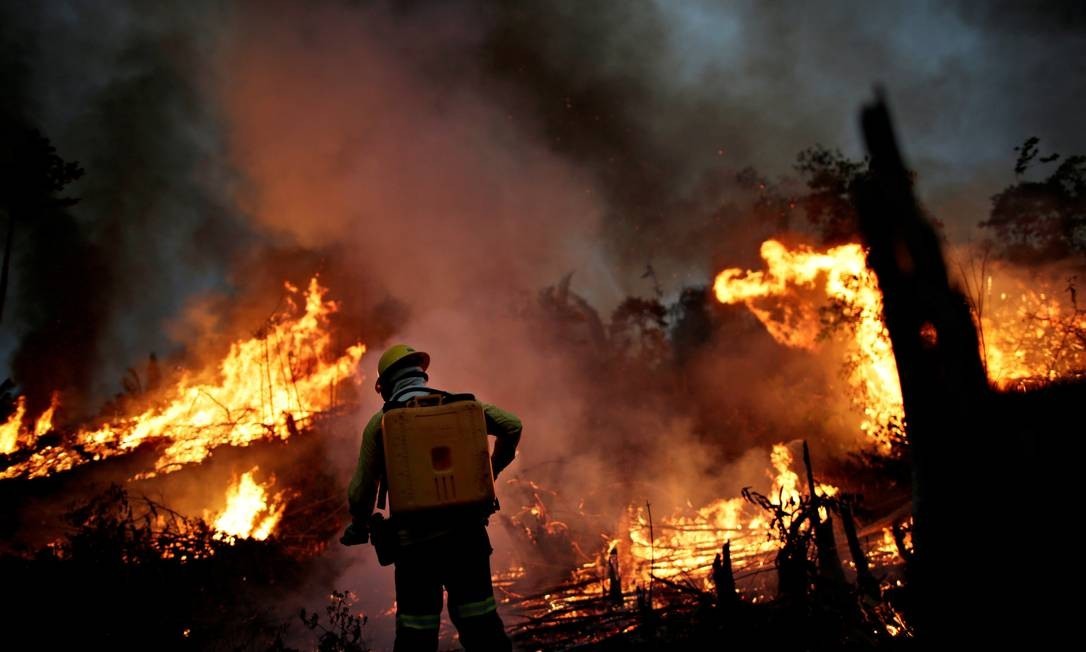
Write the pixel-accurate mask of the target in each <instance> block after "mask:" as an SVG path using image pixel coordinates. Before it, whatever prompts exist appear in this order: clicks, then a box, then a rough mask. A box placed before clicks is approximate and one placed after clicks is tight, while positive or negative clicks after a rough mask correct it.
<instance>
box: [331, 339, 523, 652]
mask: <svg viewBox="0 0 1086 652" xmlns="http://www.w3.org/2000/svg"><path fill="white" fill-rule="evenodd" d="M429 365H430V356H429V355H428V354H427V353H424V352H422V351H416V350H415V349H413V348H411V347H410V346H407V345H404V344H397V345H395V346H393V347H391V348H389V349H388V350H387V351H385V353H384V354H383V355H382V356H381V359H380V361H379V362H378V365H377V374H378V376H377V382H376V385H375V389H376V390H377V392H378V393H379V394H380V395H381V397H382V398H383V399H384V401H385V405H384V408H383V409H382V410H381V411H380V412H378V413H377V414H375V415H374V416H373V418H371V419H370V420H369V423H368V424H367V425H366V428H365V430H364V432H363V434H362V448H361V452H360V454H359V459H358V467H357V469H356V470H355V473H354V476H353V477H352V478H351V483H350V486H349V487H348V503H349V507H350V512H351V517H352V521H351V524H350V525H349V526H347V530H346V531H345V532H344V534H343V537H342V539H341V542H342V543H343V544H344V545H348V546H350V545H357V544H360V543H366V542H367V541H368V540H369V538H370V536H371V532H370V530H371V526H370V524H371V523H374V526H373V528H372V529H373V530H374V532H373V533H372V534H373V537H374V544H375V546H377V548H378V558H379V559H380V558H381V555H382V553H381V549H382V543H381V542H380V541H378V540H377V539H378V532H377V530H378V529H380V530H382V531H388V532H390V535H389V536H392V537H394V541H393V542H392V543H393V546H394V548H395V553H394V555H393V557H394V563H395V578H396V643H395V647H394V650H396V651H397V652H402V651H408V650H410V651H412V652H414V651H417V650H436V649H437V646H438V625H439V621H440V618H441V608H442V597H443V596H442V589H443V588H444V590H445V591H447V592H448V604H449V617H450V618H451V619H452V622H453V624H454V625H455V626H456V629H457V631H458V632H459V634H460V644H461V645H463V647H464V649H465V650H469V651H470V650H510V649H512V647H511V643H510V641H509V638H508V636H507V635H506V634H505V630H504V627H503V625H502V621H501V618H500V617H499V616H498V612H497V609H496V605H495V601H494V589H493V586H492V585H491V580H490V553H491V552H492V550H493V549H492V548H491V546H490V539H489V537H488V536H487V531H486V525H487V522H488V517H489V515H490V514H491V513H493V511H494V509H495V508H496V501H492V502H491V503H490V504H487V505H485V506H479V507H470V508H467V509H464V508H456V509H454V508H439V509H436V510H427V512H426V513H425V515H423V516H415V515H412V514H407V515H404V516H401V515H399V514H397V512H396V501H395V500H393V501H392V505H391V509H392V516H391V517H390V519H389V521H388V522H387V526H386V527H380V528H379V525H380V524H382V523H385V521H382V520H376V521H375V520H373V519H374V518H377V517H376V516H375V515H374V504H375V501H377V505H378V507H381V508H383V507H384V505H383V493H384V491H385V487H383V486H381V484H382V482H387V474H388V471H387V469H386V467H385V459H384V457H385V456H384V448H383V444H382V417H383V415H384V414H385V413H386V412H388V411H389V410H390V409H396V408H403V407H407V409H411V408H410V407H409V404H411V402H412V401H413V400H418V399H420V397H428V396H433V395H435V394H436V395H445V396H456V395H451V394H448V393H446V392H442V391H441V390H435V389H432V388H430V387H428V386H427V385H426V382H427V381H428V380H429V376H428V375H427V373H426V370H427V369H428V368H429ZM465 396H468V397H469V398H470V399H472V400H474V397H471V396H470V395H465ZM482 411H483V415H484V416H485V422H486V432H487V433H489V434H490V435H493V436H494V437H495V439H496V441H495V444H494V450H493V453H491V455H490V464H491V469H492V471H493V476H494V477H495V478H496V477H497V476H498V474H499V473H501V471H502V470H503V469H505V467H507V466H508V465H509V464H510V462H512V461H513V458H514V456H515V454H516V448H517V444H518V443H519V441H520V433H521V423H520V420H519V419H518V418H517V417H516V416H514V415H512V414H510V413H508V412H505V411H503V410H500V409H498V408H497V407H494V406H493V405H486V404H482ZM483 445H485V442H484V443H483ZM427 462H429V460H427ZM379 493H380V494H382V495H381V496H380V497H379ZM386 538H387V537H386ZM386 545H387V544H386ZM382 563H383V564H384V563H386V562H384V561H382Z"/></svg>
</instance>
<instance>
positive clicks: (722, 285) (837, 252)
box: [713, 240, 904, 451]
mask: <svg viewBox="0 0 1086 652" xmlns="http://www.w3.org/2000/svg"><path fill="white" fill-rule="evenodd" d="M761 255H762V258H763V259H764V260H765V262H766V265H767V269H766V270H765V271H745V272H744V271H741V270H739V269H736V268H730V269H725V270H724V271H722V272H721V273H720V274H718V275H717V277H716V281H715V282H714V284H713V290H714V292H715V294H716V298H717V299H718V300H719V301H720V302H721V303H725V304H736V303H743V304H744V305H746V306H747V308H749V309H750V311H751V312H752V313H754V315H755V316H756V317H757V318H758V319H759V321H761V322H762V324H763V325H764V326H765V327H766V330H767V331H769V333H770V335H772V336H773V338H774V339H776V340H777V341H778V342H780V343H782V344H784V345H786V346H790V347H795V348H803V349H813V348H815V346H816V345H817V343H818V340H819V335H820V333H821V331H822V328H823V326H822V322H821V319H820V316H819V308H820V307H821V305H823V304H824V302H825V300H829V301H832V302H834V303H835V304H837V305H839V306H840V307H841V309H842V311H843V313H844V314H845V315H846V316H847V317H848V319H849V324H848V326H849V327H850V328H851V329H852V335H853V337H852V338H851V340H850V341H849V343H848V345H849V351H848V353H847V358H848V359H846V360H845V363H846V368H847V370H848V371H847V376H848V383H849V385H850V386H851V387H852V388H853V389H854V390H855V391H856V394H857V395H858V396H859V397H860V398H859V399H858V403H860V405H859V407H860V409H861V410H862V411H863V415H864V417H863V419H862V421H861V422H860V424H859V428H860V429H861V430H862V431H863V432H865V433H866V434H867V436H868V437H869V438H870V439H871V440H872V441H873V442H874V443H875V444H876V445H877V446H879V448H880V449H882V450H883V451H887V450H889V446H890V441H889V439H888V437H887V427H888V426H889V425H890V424H892V423H900V422H901V421H902V420H903V419H904V406H903V404H902V399H901V384H900V383H899V382H898V377H897V364H896V362H895V360H894V353H893V349H892V348H891V344H890V335H889V333H888V332H887V330H886V326H885V325H884V324H883V321H882V293H881V292H880V291H879V287H878V281H877V279H876V277H875V274H874V273H873V272H871V271H870V270H869V269H868V268H867V261H866V258H865V255H864V251H863V248H862V247H860V245H857V244H847V245H841V246H839V247H833V248H831V249H829V250H827V251H826V252H824V253H820V252H817V251H814V250H813V249H811V248H810V247H804V246H799V247H796V248H794V249H792V250H789V249H788V248H787V247H785V246H784V245H783V244H781V243H780V242H777V241H776V240H767V241H765V242H764V243H763V244H762V248H761ZM811 294H817V295H818V296H820V297H821V299H820V300H819V301H817V302H816V301H814V300H812V299H811V298H810V296H809V295H811Z"/></svg>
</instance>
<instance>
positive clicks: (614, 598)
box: [607, 546, 622, 604]
mask: <svg viewBox="0 0 1086 652" xmlns="http://www.w3.org/2000/svg"><path fill="white" fill-rule="evenodd" d="M607 597H608V599H610V600H611V602H613V603H615V604H622V576H621V575H619V572H618V547H617V546H612V547H611V552H610V554H608V555H607Z"/></svg>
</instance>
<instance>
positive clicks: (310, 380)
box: [0, 278, 366, 478]
mask: <svg viewBox="0 0 1086 652" xmlns="http://www.w3.org/2000/svg"><path fill="white" fill-rule="evenodd" d="M286 290H287V293H288V301H287V303H288V308H287V310H286V311H285V313H284V314H281V315H277V316H276V317H273V318H272V319H271V320H269V323H268V324H267V325H266V327H265V328H264V329H263V332H262V333H260V334H259V335H257V336H254V337H251V338H247V339H243V340H239V341H237V342H234V343H233V344H232V345H231V347H230V351H229V352H228V353H227V355H226V357H225V358H224V359H223V360H222V362H221V363H219V365H218V368H217V369H216V370H215V373H214V378H213V379H203V378H202V377H200V376H194V375H188V374H186V375H185V376H183V377H182V378H181V379H180V380H179V381H178V382H177V383H176V384H175V386H174V387H173V388H172V390H170V391H169V392H167V393H166V394H165V396H167V397H170V398H168V400H167V401H165V402H164V403H163V404H158V405H156V406H154V407H152V408H150V409H148V410H146V411H145V412H143V413H142V414H139V415H137V416H133V417H130V418H127V419H124V420H121V421H119V422H115V423H109V424H106V425H104V426H102V427H100V428H97V429H82V430H79V431H78V432H76V433H75V435H74V437H72V441H71V443H69V445H66V446H49V447H46V448H43V449H42V450H39V451H36V452H35V453H34V454H33V455H31V456H30V457H29V458H28V459H27V460H25V461H23V462H21V463H19V464H16V465H13V466H11V467H9V468H8V469H6V470H4V471H3V472H2V473H0V478H12V477H20V476H26V477H40V476H45V475H49V474H52V473H55V472H58V471H64V470H67V469H70V468H72V467H73V466H76V465H79V464H82V463H84V462H87V461H90V460H100V459H104V458H107V457H112V456H114V455H120V454H123V453H126V452H129V451H131V450H133V449H135V448H136V447H138V446H140V445H141V444H144V443H147V442H161V444H162V445H163V446H164V448H163V450H162V452H161V454H160V455H159V457H158V459H157V461H156V462H155V469H154V471H153V472H151V473H148V474H146V476H152V475H155V474H156V473H168V472H170V471H175V470H177V469H178V468H180V467H181V466H182V465H184V464H189V463H193V462H199V461H201V460H203V459H204V458H206V457H207V456H208V455H209V454H210V453H211V451H212V449H214V448H216V447H218V446H223V445H232V446H246V445H249V444H251V443H253V442H254V441H258V440H262V439H286V438H287V437H289V436H290V435H291V434H292V432H296V431H297V427H296V426H297V422H298V421H300V420H303V419H306V418H309V417H311V416H312V415H314V414H316V413H318V412H320V411H322V410H326V409H328V408H330V407H332V404H333V391H332V390H333V388H334V387H335V386H336V385H337V384H339V383H342V382H344V381H349V380H353V379H355V378H356V377H357V374H358V362H359V359H360V358H361V357H362V354H363V353H364V352H365V350H366V348H365V346H364V345H362V344H361V343H358V344H355V345H353V346H350V347H348V348H347V350H346V352H345V353H344V354H343V355H341V356H339V357H333V355H332V337H331V334H330V332H329V329H328V321H329V317H330V315H331V314H332V313H334V312H335V311H336V310H337V309H338V305H337V304H336V303H335V302H333V301H328V300H326V299H325V294H326V290H325V289H324V288H323V287H321V286H320V285H319V284H318V283H317V279H315V278H314V279H313V280H312V281H310V283H309V287H308V289H307V290H306V291H305V293H304V295H303V294H302V293H301V292H300V291H299V289H298V288H295V287H293V286H291V285H290V284H287V285H286ZM299 295H302V296H303V297H304V306H298V305H297V302H296V300H295V299H296V298H297V297H298V296H299ZM21 420H22V415H21V414H20V415H19V416H18V419H17V420H16V415H13V416H12V418H11V419H9V421H8V424H5V425H4V428H8V427H10V424H12V423H16V422H18V423H21ZM0 432H2V433H3V435H2V436H3V437H4V438H3V439H0V444H2V445H4V446H7V445H9V444H8V439H10V438H11V437H14V435H9V434H7V431H6V430H4V431H0ZM146 476H144V477H146Z"/></svg>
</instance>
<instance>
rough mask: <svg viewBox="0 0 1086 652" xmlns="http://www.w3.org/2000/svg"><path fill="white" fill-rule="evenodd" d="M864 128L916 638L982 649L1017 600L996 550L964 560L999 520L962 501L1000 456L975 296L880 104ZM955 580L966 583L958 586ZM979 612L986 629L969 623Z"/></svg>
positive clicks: (867, 215) (866, 222)
mask: <svg viewBox="0 0 1086 652" xmlns="http://www.w3.org/2000/svg"><path fill="white" fill-rule="evenodd" d="M861 123H862V129H863V136H864V141H865V143H866V145H867V150H868V153H869V154H870V157H871V165H870V170H871V171H870V173H869V175H868V177H867V178H866V179H863V180H862V182H861V183H860V184H859V187H858V189H857V196H856V203H857V208H858V210H859V215H860V228H861V232H862V234H863V236H864V239H865V240H866V243H867V246H868V248H869V251H868V264H869V265H870V267H871V268H872V269H873V270H874V272H875V273H876V275H877V276H878V281H879V287H880V288H881V290H882V294H883V301H884V304H883V310H884V316H885V321H886V327H887V329H888V331H889V333H890V338H891V341H892V343H893V350H894V357H895V358H896V361H897V368H898V375H899V377H900V380H901V393H902V398H903V399H904V405H905V422H906V424H907V436H908V442H909V451H910V455H911V458H912V463H913V517H914V521H913V523H914V527H913V548H914V552H915V561H914V564H913V567H914V568H913V573H912V576H913V586H912V587H911V590H912V591H913V592H914V596H915V604H916V605H917V608H916V612H915V619H916V622H915V626H916V632H917V636H918V638H920V639H921V640H922V642H923V644H924V645H925V646H929V645H933V644H935V643H938V642H941V643H949V644H951V645H954V644H960V645H970V646H978V645H983V642H984V639H985V637H986V636H989V635H992V636H993V637H994V636H995V634H994V633H992V632H991V630H990V629H988V628H989V627H990V625H991V623H992V622H1000V623H1001V624H1003V622H1006V621H1003V622H1001V620H1000V617H999V615H998V614H999V613H1000V612H1001V611H1003V610H1005V609H1006V608H1008V607H1009V606H1010V604H1011V602H1010V601H1009V600H1008V599H1009V598H1010V597H1011V596H1009V595H1006V594H1005V593H1004V591H1003V590H1001V589H1004V588H1006V587H1003V586H999V585H997V583H996V582H994V581H992V580H991V578H990V574H991V572H992V570H993V569H994V568H996V567H997V566H996V565H995V564H994V563H992V562H994V560H993V559H985V558H984V557H985V555H986V554H987V553H985V552H983V551H982V552H981V553H980V554H979V555H978V556H974V557H973V558H972V559H967V558H966V556H965V555H964V554H963V552H964V550H963V548H965V547H966V546H969V544H968V542H969V541H970V540H971V539H973V538H974V537H976V536H978V535H980V534H981V533H982V532H983V528H982V527H978V523H979V524H983V523H986V522H989V523H991V522H996V520H995V518H994V517H995V510H994V509H992V508H991V506H990V505H988V504H986V503H985V502H984V498H983V497H981V499H980V501H979V503H980V504H978V501H970V502H969V503H968V507H967V506H966V504H965V503H964V501H966V500H967V499H968V497H970V496H975V495H976V490H977V488H978V487H983V486H985V485H986V479H985V478H986V477H987V476H986V475H985V474H986V473H988V472H990V471H991V470H992V468H991V467H992V465H991V460H990V459H986V458H985V457H984V456H985V455H987V454H991V452H992V451H991V450H990V449H992V448H995V447H992V446H984V445H979V444H980V442H981V439H980V437H981V436H982V434H986V433H984V430H985V427H984V421H983V419H984V418H985V415H986V414H987V407H988V404H989V389H988V382H987V377H986V374H985V370H984V366H983V363H982V360H981V357H980V349H979V341H978V338H977V333H976V329H975V327H974V325H973V320H972V315H971V313H970V310H969V306H968V303H967V301H966V299H965V297H964V296H963V295H962V294H961V292H959V291H958V290H956V289H955V288H953V287H952V286H951V284H950V282H949V279H948V276H947V270H946V266H945V262H944V260H943V254H942V250H941V247H940V244H939V238H938V236H937V235H936V233H935V231H934V229H933V228H932V226H931V225H930V224H929V222H928V221H927V219H926V218H925V217H924V214H923V212H922V211H921V209H920V207H919V206H918V205H917V202H916V199H915V198H914V196H913V189H912V176H911V174H910V173H909V171H908V170H907V169H906V167H905V164H904V162H903V160H902V156H901V153H900V152H899V150H898V146H897V142H896V139H895V137H894V133H893V128H892V126H891V122H890V115H889V112H888V110H887V108H886V106H885V104H884V103H883V102H882V101H881V99H880V100H879V101H877V102H876V103H875V104H873V105H871V106H868V107H866V108H865V109H864V111H863V113H862V120H861ZM980 547H981V548H985V547H986V546H980ZM992 547H993V548H994V547H995V546H992ZM969 549H970V550H971V551H972V550H974V549H975V546H969ZM951 577H954V578H956V579H957V580H959V581H961V584H959V585H956V586H955V585H948V584H947V580H948V578H951ZM960 588H967V589H968V590H970V591H971V594H970V595H968V596H963V595H961V594H960V593H959V591H958V590H955V589H960ZM970 609H974V610H975V614H976V615H979V614H984V616H983V618H984V621H985V622H984V623H983V624H981V623H969V620H968V615H967V612H968V611H969V610H970ZM963 619H964V620H965V622H963ZM967 623H969V624H967Z"/></svg>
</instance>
